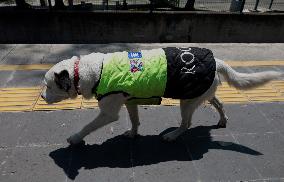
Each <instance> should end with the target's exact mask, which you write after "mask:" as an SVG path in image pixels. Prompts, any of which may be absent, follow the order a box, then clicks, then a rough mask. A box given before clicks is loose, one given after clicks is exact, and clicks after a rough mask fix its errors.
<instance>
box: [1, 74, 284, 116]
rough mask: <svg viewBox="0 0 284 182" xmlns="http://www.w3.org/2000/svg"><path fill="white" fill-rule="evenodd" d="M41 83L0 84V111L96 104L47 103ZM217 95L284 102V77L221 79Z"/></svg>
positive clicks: (92, 102) (94, 103)
mask: <svg viewBox="0 0 284 182" xmlns="http://www.w3.org/2000/svg"><path fill="white" fill-rule="evenodd" d="M41 91H42V89H41V87H26V88H0V112H19V111H52V110H63V109H88V108H96V107H98V101H97V100H96V99H91V100H85V99H83V98H82V96H79V97H78V98H76V99H68V100H64V101H62V102H59V103H56V104H52V105H48V104H47V103H46V102H45V101H44V100H43V99H41V98H40V93H41ZM216 95H217V96H218V97H219V98H220V99H221V100H222V101H223V102H224V103H231V104H234V103H249V102H284V80H280V81H272V82H270V83H268V84H266V85H264V86H262V87H259V88H256V89H253V90H245V91H241V90H237V89H235V88H233V87H230V86H229V85H228V84H227V83H222V85H220V86H219V87H218V89H217V93H216ZM161 105H165V106H175V105H179V100H175V99H168V98H163V100H162V103H161Z"/></svg>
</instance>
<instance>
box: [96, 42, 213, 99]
mask: <svg viewBox="0 0 284 182" xmlns="http://www.w3.org/2000/svg"><path fill="white" fill-rule="evenodd" d="M215 71H216V63H215V59H214V57H213V53H212V52H211V51H210V50H208V49H203V48H195V47H193V48H175V47H170V48H163V49H153V50H142V51H140V52H116V53H111V54H106V55H105V59H104V61H103V68H102V72H101V76H100V81H99V83H98V85H97V87H95V89H94V92H95V95H96V97H97V99H100V98H102V97H103V96H106V95H109V94H112V93H119V92H122V93H125V94H127V95H129V96H131V98H135V99H136V100H137V99H140V101H142V104H159V102H160V101H161V99H160V98H161V97H167V98H174V99H192V98H195V97H198V96H200V95H202V94H203V93H205V92H206V91H207V90H208V89H209V87H210V86H211V85H212V83H213V80H214V78H215ZM149 98H152V99H151V100H150V99H149ZM153 98H155V99H154V100H153ZM141 99H146V100H141ZM147 101H149V102H147ZM135 102H136V101H134V103H135ZM136 103H137V102H136ZM138 103H141V102H138Z"/></svg>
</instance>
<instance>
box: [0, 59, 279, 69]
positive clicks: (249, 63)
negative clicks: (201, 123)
mask: <svg viewBox="0 0 284 182" xmlns="http://www.w3.org/2000/svg"><path fill="white" fill-rule="evenodd" d="M225 62H226V63H227V64H229V65H230V66H232V67H256V66H284V60H265V61H246V60H243V61H225ZM52 66H54V64H27V65H4V64H2V65H0V71H15V70H22V71H28V70H49V69H50V68H51V67H52Z"/></svg>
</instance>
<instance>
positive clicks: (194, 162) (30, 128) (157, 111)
mask: <svg viewBox="0 0 284 182" xmlns="http://www.w3.org/2000/svg"><path fill="white" fill-rule="evenodd" d="M168 45H171V46H176V45H178V46H199V47H208V48H211V49H212V50H213V52H214V54H215V55H216V56H217V57H218V58H221V59H224V60H226V61H239V62H240V61H243V62H244V64H248V61H267V62H269V61H271V62H270V63H271V65H270V66H269V65H266V66H260V64H258V63H261V62H255V64H256V65H253V66H248V67H246V66H245V67H244V66H243V67H234V69H236V70H238V71H242V72H252V71H262V70H278V71H284V66H283V65H282V62H281V61H284V53H283V51H282V50H283V48H284V44H105V45H0V48H1V49H0V68H1V66H3V65H22V64H28V65H35V64H44V65H45V64H55V63H56V62H58V61H60V60H62V59H66V58H70V57H71V56H73V55H80V54H87V53H90V52H92V51H95V52H97V51H100V52H111V51H112V52H113V51H121V50H129V49H137V48H145V49H150V48H153V47H165V46H168ZM273 61H279V62H274V63H277V64H275V65H274V64H272V63H273ZM235 63H237V62H235ZM261 64H262V63H261ZM267 64H269V63H267ZM2 68H4V67H2ZM45 72H46V70H45V69H42V70H40V69H36V70H33V69H32V70H18V69H11V70H8V69H6V70H3V69H2V70H1V69H0V100H1V96H2V97H3V90H5V89H7V88H13V89H14V90H13V93H12V92H11V95H12V97H13V96H15V95H17V94H16V92H15V91H19V87H26V88H32V87H38V86H40V84H41V81H42V78H43V76H44V73H45ZM282 81H283V80H281V82H282ZM4 88H5V89H4ZM281 88H282V87H281ZM271 89H275V86H274V87H272V86H271ZM1 91H2V92H1ZM258 92H259V94H262V95H260V96H258V97H260V98H262V99H263V98H264V95H265V89H260V90H258ZM21 94H23V93H21ZM232 94H233V93H231V92H230V93H228V95H229V96H232ZM250 94H251V93H250ZM266 94H267V93H266ZM278 94H282V95H281V97H283V96H284V95H283V92H282V91H281V90H280V91H279V93H278ZM250 97H252V98H254V97H256V95H254V94H252V95H249V96H248V98H250ZM266 97H267V98H270V99H271V97H272V96H270V95H269V94H267V95H266ZM277 99H278V98H277ZM277 99H276V102H271V100H270V101H263V100H261V102H260V101H257V102H255V101H252V100H251V99H248V100H247V101H245V102H242V103H229V102H225V103H226V104H225V110H226V111H227V115H228V116H229V121H228V125H227V128H220V129H217V128H216V126H215V125H216V124H217V122H218V119H219V116H218V114H217V112H215V110H214V109H213V108H211V106H209V105H206V106H201V107H200V108H199V109H197V111H196V112H195V114H194V116H193V122H192V127H191V128H190V129H189V130H188V131H187V132H186V133H185V134H184V135H182V136H181V137H180V138H178V140H177V141H176V142H172V143H167V142H164V141H162V139H161V135H163V134H164V133H167V132H169V131H171V130H173V129H174V127H178V126H179V123H180V120H181V118H180V114H179V107H178V106H151V107H146V106H140V107H139V113H140V121H141V126H140V128H139V134H140V136H139V137H137V138H136V139H127V138H125V137H123V136H122V134H123V133H124V132H125V131H126V130H127V129H129V128H130V121H129V118H128V115H127V111H126V109H125V108H123V109H122V111H121V113H120V119H119V121H117V122H114V123H112V124H110V125H107V126H105V127H103V128H102V129H100V130H98V131H96V132H94V133H92V134H91V135H89V136H88V137H87V138H86V139H85V141H86V145H85V146H81V147H80V148H78V149H74V148H73V149H72V148H69V147H68V144H67V142H66V138H68V137H69V136H70V135H71V134H73V133H74V132H76V131H78V130H79V129H81V128H82V127H83V126H84V125H85V124H87V123H88V122H90V121H91V120H92V119H93V118H94V117H96V116H97V115H98V112H99V111H98V109H97V108H94V109H74V110H55V111H32V112H0V181H1V182H14V181H15V182H26V181H29V182H38V181H44V182H49V181H50V182H55V181H56V182H57V181H65V182H67V181H82V182H88V181H99V182H104V181H115V182H125V181H130V182H146V181H147V182H152V181H153V182H173V181H177V182H183V181H184V182H191V181H192V182H196V181H204V182H207V181H210V182H211V181H257V182H265V181H269V182H270V181H273V182H276V181H277V182H278V181H284V173H283V171H284V155H283V154H284V132H283V131H284V123H283V121H284V102H283V101H281V100H279V99H278V100H277ZM17 103H19V101H17Z"/></svg>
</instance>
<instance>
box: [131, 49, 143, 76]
mask: <svg viewBox="0 0 284 182" xmlns="http://www.w3.org/2000/svg"><path fill="white" fill-rule="evenodd" d="M128 58H129V63H130V71H131V72H132V73H135V72H137V71H143V62H142V61H141V58H142V53H141V52H128Z"/></svg>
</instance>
